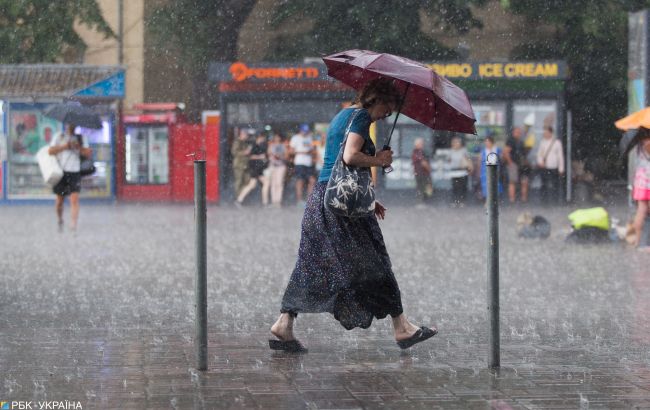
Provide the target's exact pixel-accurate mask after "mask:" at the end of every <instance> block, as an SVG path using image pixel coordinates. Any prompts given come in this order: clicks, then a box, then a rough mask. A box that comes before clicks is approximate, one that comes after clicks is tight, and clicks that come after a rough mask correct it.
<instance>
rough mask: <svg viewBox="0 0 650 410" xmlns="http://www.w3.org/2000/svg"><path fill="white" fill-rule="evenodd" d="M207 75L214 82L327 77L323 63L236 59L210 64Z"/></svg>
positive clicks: (297, 79)
mask: <svg viewBox="0 0 650 410" xmlns="http://www.w3.org/2000/svg"><path fill="white" fill-rule="evenodd" d="M208 76H209V78H210V80H211V81H215V82H230V81H232V82H238V83H240V82H260V81H313V80H325V79H327V69H326V68H325V65H324V64H299V63H296V64H282V63H279V64H272V63H256V64H249V63H243V62H241V61H237V62H234V63H232V64H223V63H213V64H210V68H209V69H208Z"/></svg>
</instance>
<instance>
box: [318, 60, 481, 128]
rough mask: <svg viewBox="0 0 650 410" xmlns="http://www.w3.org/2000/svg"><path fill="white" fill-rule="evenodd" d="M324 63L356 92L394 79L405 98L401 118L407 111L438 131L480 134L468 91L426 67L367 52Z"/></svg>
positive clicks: (337, 77)
mask: <svg viewBox="0 0 650 410" xmlns="http://www.w3.org/2000/svg"><path fill="white" fill-rule="evenodd" d="M323 61H325V65H327V74H328V75H329V76H330V77H333V78H336V79H337V80H339V81H341V82H343V83H344V84H347V85H349V86H350V87H352V88H354V89H355V90H360V89H361V88H363V86H364V85H365V84H367V83H368V82H369V81H372V80H374V79H376V78H379V77H384V78H390V79H393V80H394V83H395V85H396V87H397V88H398V90H400V91H401V92H402V95H403V96H404V98H403V103H402V106H401V107H400V111H398V113H397V115H399V113H400V112H403V113H404V114H406V115H408V116H409V117H411V118H413V119H414V120H416V121H419V122H421V123H422V124H424V125H426V126H427V127H429V128H432V129H434V130H446V131H455V132H463V133H466V134H476V129H475V128H474V123H475V122H476V118H474V111H473V110H472V106H471V105H470V103H469V99H468V98H467V94H465V91H463V90H462V89H460V88H459V87H457V86H456V85H454V84H452V82H451V81H449V80H447V79H446V78H444V77H441V76H439V75H438V74H436V73H435V72H434V71H433V70H432V69H430V68H429V67H427V66H425V65H423V64H420V63H418V62H416V61H413V60H409V59H408V58H404V57H398V56H395V55H392V54H386V53H375V52H373V51H366V50H348V51H343V52H340V53H336V54H332V55H329V56H326V57H323ZM396 120H397V119H396ZM391 134H392V131H391Z"/></svg>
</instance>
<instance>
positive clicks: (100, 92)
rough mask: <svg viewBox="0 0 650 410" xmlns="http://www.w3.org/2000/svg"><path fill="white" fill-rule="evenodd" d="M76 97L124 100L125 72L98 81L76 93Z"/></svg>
mask: <svg viewBox="0 0 650 410" xmlns="http://www.w3.org/2000/svg"><path fill="white" fill-rule="evenodd" d="M75 95H76V96H79V97H103V98H122V97H124V71H120V72H118V73H116V74H114V75H112V76H110V77H108V78H106V79H104V80H101V81H98V82H96V83H95V84H93V85H91V86H89V87H86V88H84V89H83V90H81V91H79V92H77V93H75Z"/></svg>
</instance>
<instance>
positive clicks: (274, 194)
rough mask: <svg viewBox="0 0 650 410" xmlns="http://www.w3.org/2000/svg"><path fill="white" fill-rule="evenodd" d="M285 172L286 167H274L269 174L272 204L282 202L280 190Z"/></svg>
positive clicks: (281, 189) (282, 188) (282, 186)
mask: <svg viewBox="0 0 650 410" xmlns="http://www.w3.org/2000/svg"><path fill="white" fill-rule="evenodd" d="M286 173H287V167H285V166H280V167H274V169H273V174H272V175H271V202H272V203H273V204H274V205H280V204H282V191H283V190H284V176H285V174H286Z"/></svg>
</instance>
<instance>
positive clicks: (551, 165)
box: [537, 125, 564, 204]
mask: <svg viewBox="0 0 650 410" xmlns="http://www.w3.org/2000/svg"><path fill="white" fill-rule="evenodd" d="M537 166H538V167H539V172H540V175H541V177H542V187H541V192H540V195H541V199H542V202H543V203H547V204H548V203H553V204H554V203H557V200H558V199H559V192H560V177H561V176H562V175H564V153H563V152H562V141H560V140H559V139H558V138H555V137H554V136H553V127H551V126H550V125H549V126H546V127H544V137H543V138H542V140H541V142H540V143H539V148H538V150H537Z"/></svg>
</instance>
